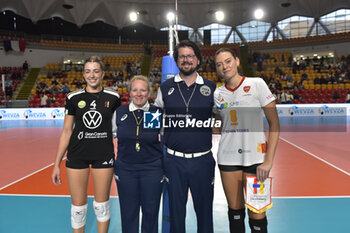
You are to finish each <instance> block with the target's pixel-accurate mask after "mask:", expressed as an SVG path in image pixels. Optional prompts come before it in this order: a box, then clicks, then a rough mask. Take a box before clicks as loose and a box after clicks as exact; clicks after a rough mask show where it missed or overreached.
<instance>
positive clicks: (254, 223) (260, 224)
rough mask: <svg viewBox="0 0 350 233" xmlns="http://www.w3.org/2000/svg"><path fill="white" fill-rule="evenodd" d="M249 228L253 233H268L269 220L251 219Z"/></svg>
mask: <svg viewBox="0 0 350 233" xmlns="http://www.w3.org/2000/svg"><path fill="white" fill-rule="evenodd" d="M249 226H250V229H251V230H252V233H267V219H266V217H265V218H263V219H252V218H249Z"/></svg>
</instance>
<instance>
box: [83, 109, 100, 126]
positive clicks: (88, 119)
mask: <svg viewBox="0 0 350 233" xmlns="http://www.w3.org/2000/svg"><path fill="white" fill-rule="evenodd" d="M83 122H84V125H85V126H86V128H88V129H96V128H97V127H99V126H100V124H101V123H102V115H101V113H99V112H97V111H94V110H90V111H87V112H86V113H85V114H84V115H83Z"/></svg>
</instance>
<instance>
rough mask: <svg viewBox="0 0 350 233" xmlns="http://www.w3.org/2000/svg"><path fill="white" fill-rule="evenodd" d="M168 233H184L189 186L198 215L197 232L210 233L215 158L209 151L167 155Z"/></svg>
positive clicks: (165, 162) (211, 232)
mask: <svg viewBox="0 0 350 233" xmlns="http://www.w3.org/2000/svg"><path fill="white" fill-rule="evenodd" d="M164 169H165V176H166V177H167V182H168V192H169V209H170V233H185V232H186V227H185V219H186V204H187V199H188V190H189V189H190V191H191V194H192V199H193V204H194V210H195V212H196V216H197V232H198V233H213V197H214V176H215V160H214V158H213V154H212V153H211V152H209V153H207V154H205V155H202V156H200V157H195V158H183V157H178V156H175V155H171V154H166V156H165V158H164Z"/></svg>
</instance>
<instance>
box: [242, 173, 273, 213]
mask: <svg viewBox="0 0 350 233" xmlns="http://www.w3.org/2000/svg"><path fill="white" fill-rule="evenodd" d="M271 187H272V178H271V177H268V178H266V180H265V181H264V182H259V181H258V180H257V178H256V176H247V181H246V189H245V191H246V203H245V205H246V206H247V208H248V209H249V210H251V211H253V212H255V213H263V212H265V211H266V210H267V209H269V208H271V207H272V202H271Z"/></svg>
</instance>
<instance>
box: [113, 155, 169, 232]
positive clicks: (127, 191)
mask: <svg viewBox="0 0 350 233" xmlns="http://www.w3.org/2000/svg"><path fill="white" fill-rule="evenodd" d="M114 173H115V180H116V182H117V188H118V194H119V203H120V215H121V221H122V232H123V233H138V232H139V219H140V218H139V215H140V208H141V210H142V221H141V232H142V233H157V232H158V214H159V205H160V198H161V194H162V190H163V176H164V169H163V162H162V159H157V160H156V161H154V162H150V163H144V164H131V163H125V162H123V161H121V160H120V159H119V160H118V158H117V161H116V164H115V172H114Z"/></svg>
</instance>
